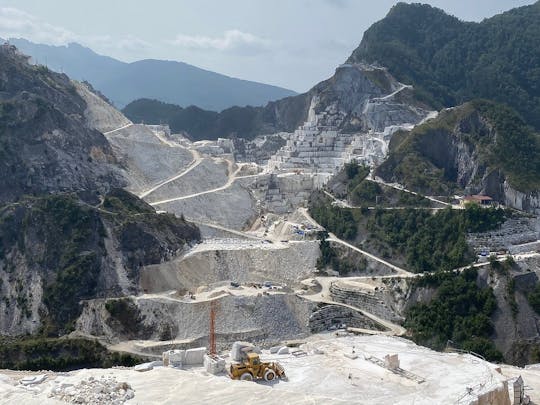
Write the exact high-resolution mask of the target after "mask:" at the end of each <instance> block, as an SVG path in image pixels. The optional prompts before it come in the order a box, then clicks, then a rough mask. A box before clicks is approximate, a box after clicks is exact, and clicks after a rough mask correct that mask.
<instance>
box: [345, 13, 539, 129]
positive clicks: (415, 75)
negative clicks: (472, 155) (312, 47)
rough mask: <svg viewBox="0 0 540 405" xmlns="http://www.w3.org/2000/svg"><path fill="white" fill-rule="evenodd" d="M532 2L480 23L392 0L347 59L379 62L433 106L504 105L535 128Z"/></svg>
mask: <svg viewBox="0 0 540 405" xmlns="http://www.w3.org/2000/svg"><path fill="white" fill-rule="evenodd" d="M539 43H540V2H536V3H535V4H533V5H530V6H525V7H520V8H515V9H512V10H510V11H507V12H505V13H502V14H499V15H496V16H494V17H492V18H488V19H485V20H484V21H482V22H481V23H473V22H463V21H460V20H458V19H457V18H455V17H453V16H450V15H448V14H446V13H445V12H444V11H443V10H440V9H437V8H433V7H431V6H429V5H425V4H405V3H398V4H397V5H396V6H394V7H393V8H392V9H391V10H390V12H389V13H388V15H387V16H386V17H385V18H384V19H382V20H381V21H379V22H377V23H375V24H373V25H372V26H371V27H370V28H369V29H368V30H367V31H366V32H365V34H364V37H363V39H362V42H361V43H360V46H359V47H358V48H357V49H356V50H355V51H354V52H353V53H352V55H351V57H350V58H349V59H348V62H350V63H361V62H367V63H379V64H381V65H382V66H384V67H386V68H388V69H389V71H390V73H392V75H394V76H395V77H396V78H397V79H398V80H399V81H401V82H403V83H406V84H412V85H414V86H415V89H416V92H417V94H418V95H422V96H423V97H424V99H425V100H428V101H429V102H431V103H432V104H436V105H438V106H439V107H443V106H444V107H451V106H455V105H459V104H462V103H463V102H466V101H469V100H472V99H474V98H485V99H490V100H494V101H497V102H499V103H505V104H508V105H510V106H511V107H513V108H514V109H516V110H517V111H518V112H519V113H520V114H521V115H522V116H523V117H524V118H525V120H526V121H527V123H528V124H532V125H534V126H535V127H536V128H537V129H540V47H538V46H536V45H535V44H539Z"/></svg>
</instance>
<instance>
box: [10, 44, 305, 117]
mask: <svg viewBox="0 0 540 405" xmlns="http://www.w3.org/2000/svg"><path fill="white" fill-rule="evenodd" d="M9 41H10V43H11V44H13V45H15V46H17V48H18V49H19V50H20V51H21V52H23V53H25V54H27V55H30V56H31V57H32V58H33V59H34V61H37V62H39V63H40V64H44V65H46V66H48V67H49V68H50V69H52V70H55V71H57V72H64V73H66V74H67V75H69V76H70V77H71V78H72V79H76V80H80V81H82V80H86V81H88V82H90V84H92V86H93V87H94V88H95V89H96V90H98V91H100V92H102V93H103V94H104V95H105V96H107V98H109V99H110V100H111V101H112V102H113V103H114V104H115V105H116V106H117V107H118V108H122V107H124V106H125V105H127V104H128V103H130V102H131V101H133V100H136V99H139V98H152V99H156V100H160V101H163V102H167V103H174V104H178V105H180V106H190V105H197V106H199V107H201V108H204V109H208V110H213V111H221V110H223V109H225V108H228V107H231V106H234V105H239V106H244V105H252V106H260V105H265V104H266V103H267V102H269V101H272V100H277V99H280V98H283V97H287V96H292V95H295V94H296V93H295V92H294V91H292V90H287V89H284V88H281V87H276V86H270V85H267V84H262V83H257V82H252V81H248V80H241V79H236V78H232V77H229V76H225V75H221V74H218V73H214V72H210V71H208V70H204V69H200V68H197V67H195V66H191V65H188V64H186V63H182V62H173V61H165V60H153V59H147V60H140V61H137V62H133V63H124V62H121V61H119V60H116V59H113V58H110V57H108V56H103V55H99V54H97V53H95V52H94V51H92V50H91V49H89V48H85V47H83V46H81V45H79V44H76V43H71V44H69V45H67V46H50V45H42V44H35V43H32V42H29V41H27V40H25V39H10V40H9Z"/></svg>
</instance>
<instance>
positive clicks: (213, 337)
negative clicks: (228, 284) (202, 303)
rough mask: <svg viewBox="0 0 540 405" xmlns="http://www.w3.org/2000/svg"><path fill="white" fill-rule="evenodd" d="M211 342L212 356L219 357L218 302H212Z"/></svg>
mask: <svg viewBox="0 0 540 405" xmlns="http://www.w3.org/2000/svg"><path fill="white" fill-rule="evenodd" d="M209 340H210V344H209V346H210V348H209V349H210V350H209V351H210V355H211V356H215V355H217V350H216V301H215V300H212V301H210V333H209Z"/></svg>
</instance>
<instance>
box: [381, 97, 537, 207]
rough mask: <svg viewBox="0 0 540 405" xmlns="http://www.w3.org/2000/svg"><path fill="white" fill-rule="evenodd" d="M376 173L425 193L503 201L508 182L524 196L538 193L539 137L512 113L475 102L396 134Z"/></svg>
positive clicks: (481, 101) (486, 103)
mask: <svg viewBox="0 0 540 405" xmlns="http://www.w3.org/2000/svg"><path fill="white" fill-rule="evenodd" d="M377 174H378V175H380V176H381V177H383V178H385V179H387V180H392V181H398V182H400V183H402V184H404V185H406V186H407V187H409V188H411V189H414V190H420V191H422V192H424V193H426V194H437V195H442V194H449V193H451V192H454V191H456V189H461V190H463V189H465V190H466V191H469V192H478V191H480V190H484V192H486V194H488V195H491V196H492V197H494V198H501V199H502V195H501V191H500V189H501V187H500V185H501V182H502V181H504V180H505V179H506V180H508V182H509V183H510V185H511V186H512V187H514V188H515V189H517V190H519V191H522V192H530V191H534V190H538V189H540V136H539V135H538V134H537V133H535V132H534V131H533V130H531V129H530V128H529V127H528V126H527V125H526V124H525V122H524V121H523V120H522V119H521V117H519V116H518V115H517V114H516V113H515V111H513V110H512V109H511V108H509V107H505V106H502V105H500V104H495V103H493V102H489V101H484V100H474V101H472V102H470V103H466V104H464V105H462V106H459V107H456V108H453V109H451V110H445V111H443V112H441V114H439V116H438V117H437V118H436V119H434V120H431V121H428V122H426V123H425V124H423V125H420V126H418V127H416V128H414V130H412V131H411V132H402V133H400V134H396V135H395V136H394V138H393V139H392V141H391V143H390V152H389V156H388V159H387V160H386V161H385V162H384V163H383V164H382V165H381V166H380V167H379V168H377ZM490 177H491V178H492V180H489V179H490Z"/></svg>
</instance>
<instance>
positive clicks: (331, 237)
mask: <svg viewBox="0 0 540 405" xmlns="http://www.w3.org/2000/svg"><path fill="white" fill-rule="evenodd" d="M299 211H300V212H301V213H302V214H303V215H304V217H305V218H306V219H307V220H308V221H309V222H310V223H311V224H312V225H314V226H316V227H320V228H324V227H323V226H321V225H320V224H319V223H318V222H317V221H315V220H314V219H313V218H312V217H311V215H309V213H308V212H307V209H306V208H301V209H299ZM328 235H329V238H327V239H326V240H327V241H329V242H336V243H339V244H342V245H343V246H346V247H348V248H349V249H352V250H355V251H357V252H358V253H361V254H362V255H364V256H366V257H369V258H370V259H373V260H375V261H377V262H379V263H382V264H384V265H385V266H388V267H390V268H391V269H392V270H395V271H396V272H398V273H399V276H402V277H414V276H415V275H414V274H413V273H411V272H410V271H407V270H405V269H402V268H401V267H398V266H396V265H394V264H392V263H389V262H387V261H386V260H384V259H381V258H380V257H377V256H375V255H373V254H371V253H368V252H366V251H365V250H362V249H359V248H357V247H356V246H354V245H351V244H350V243H348V242H345V241H344V240H342V239H340V238H338V237H337V236H336V235H334V234H333V233H331V232H330V233H328Z"/></svg>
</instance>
